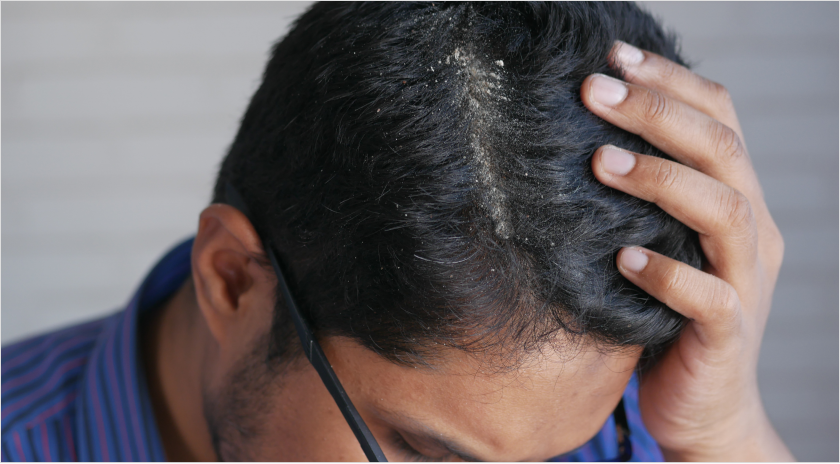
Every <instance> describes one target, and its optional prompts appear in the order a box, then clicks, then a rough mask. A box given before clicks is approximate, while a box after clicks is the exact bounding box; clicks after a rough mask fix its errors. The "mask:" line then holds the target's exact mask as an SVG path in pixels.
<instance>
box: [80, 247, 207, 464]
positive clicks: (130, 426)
mask: <svg viewBox="0 0 840 464" xmlns="http://www.w3.org/2000/svg"><path fill="white" fill-rule="evenodd" d="M192 245H193V238H190V239H187V240H185V241H183V242H182V243H180V244H179V245H177V246H175V247H174V248H172V249H171V250H170V251H169V252H168V253H167V254H166V255H165V256H164V257H163V258H162V259H161V260H160V261H158V263H157V264H156V265H155V266H154V268H153V269H152V270H151V272H149V274H148V275H147V276H146V278H145V280H144V281H143V283H142V284H141V285H140V287H139V289H138V290H137V292H136V293H135V294H134V296H133V297H132V298H131V300H130V301H129V303H128V305H127V306H126V307H125V310H124V311H121V312H119V313H117V314H115V315H113V316H111V317H108V318H107V319H106V321H105V323H104V326H103V330H102V333H101V334H100V335H99V337H98V339H97V342H96V345H95V347H94V348H93V350H92V352H91V356H90V358H89V361H88V365H87V367H86V370H85V373H84V375H83V378H82V380H81V385H80V388H79V392H80V394H79V396H78V397H77V399H76V411H77V415H76V420H77V421H78V423H77V424H76V426H77V427H76V429H77V430H78V433H79V436H78V437H77V441H78V450H77V452H78V457H79V459H80V460H82V461H165V460H166V455H165V453H164V449H163V444H162V442H161V439H160V435H159V433H158V429H157V425H156V422H155V416H154V412H153V409H152V404H151V400H150V397H149V391H148V386H147V384H146V376H145V372H144V369H143V362H142V359H141V357H140V352H139V349H140V347H139V345H138V330H139V319H140V315H141V314H143V313H145V312H148V311H150V310H152V309H153V308H155V307H156V306H157V305H158V304H159V303H161V302H162V301H164V300H165V299H166V298H167V297H169V296H170V295H172V294H173V293H174V292H175V290H177V289H178V288H179V287H180V286H181V285H182V284H183V282H184V280H185V279H186V278H187V276H188V275H189V274H190V255H191V252H192Z"/></svg>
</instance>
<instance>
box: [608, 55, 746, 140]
mask: <svg viewBox="0 0 840 464" xmlns="http://www.w3.org/2000/svg"><path fill="white" fill-rule="evenodd" d="M609 61H610V64H611V65H612V66H613V67H617V68H619V69H621V71H622V74H623V76H624V80H625V81H627V82H630V83H632V84H636V85H640V86H642V87H647V88H649V89H653V90H656V91H657V92H659V93H661V94H663V95H667V96H669V97H671V98H673V99H675V100H679V101H681V102H683V103H685V104H687V105H689V106H692V107H694V108H697V109H698V110H700V111H702V112H703V113H705V114H706V115H708V116H709V117H711V118H712V119H716V120H718V121H720V122H722V123H723V124H725V125H727V126H728V127H730V128H732V129H733V130H734V131H735V132H736V133H737V134H738V136H739V137H741V138H742V139H743V137H744V136H743V132H742V131H741V125H740V123H739V122H738V117H737V115H736V114H735V106H734V105H733V104H732V96H731V95H730V94H729V91H728V90H726V87H724V86H722V85H720V84H718V83H717V82H714V81H711V80H709V79H706V78H705V77H703V76H700V75H698V74H695V73H693V72H691V71H690V70H689V69H688V68H686V67H685V66H680V65H678V64H677V63H674V62H673V61H671V60H669V59H667V58H664V57H662V56H660V55H657V54H655V53H651V52H648V51H644V50H640V49H638V48H636V47H634V46H632V45H630V44H628V43H625V42H621V41H616V43H615V44H614V45H613V49H612V50H611V51H610V57H609Z"/></svg>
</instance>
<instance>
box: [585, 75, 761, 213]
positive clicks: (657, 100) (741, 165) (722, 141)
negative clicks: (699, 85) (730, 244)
mask: <svg viewBox="0 0 840 464" xmlns="http://www.w3.org/2000/svg"><path fill="white" fill-rule="evenodd" d="M581 99H582V100H583V103H584V104H585V105H586V107H587V108H589V110H590V111H592V112H593V113H595V114H596V115H598V116H599V117H601V118H602V119H604V120H606V121H607V122H609V123H612V124H613V125H616V126H618V127H621V128H622V129H625V130H627V131H629V132H632V133H634V134H638V135H639V136H641V137H642V138H644V139H645V140H647V141H648V142H650V143H651V144H652V145H654V146H655V147H657V148H659V149H660V150H662V151H663V152H665V153H667V154H669V155H670V156H672V157H673V158H674V159H676V160H678V161H680V162H681V163H683V164H685V165H688V166H691V167H693V168H695V169H697V170H699V171H701V172H704V173H706V174H708V175H710V176H712V177H714V178H715V179H718V180H720V181H722V182H724V183H726V184H728V185H731V186H733V187H735V188H736V189H738V190H740V191H742V192H745V193H747V194H748V195H749V196H750V199H751V200H756V201H758V200H760V199H761V189H760V188H759V186H758V179H757V178H756V176H755V172H754V171H753V169H752V164H751V163H750V160H749V156H748V154H747V150H746V148H745V147H744V145H743V143H742V142H741V138H740V137H739V136H738V134H736V133H735V131H733V130H732V129H730V128H729V127H727V126H725V125H723V124H721V123H720V122H719V121H716V120H714V119H712V118H710V117H709V116H707V115H705V114H703V113H701V112H700V111H698V110H696V109H694V108H692V107H690V106H688V105H686V104H685V103H681V102H679V101H677V100H674V99H672V98H669V97H667V96H665V95H662V94H661V93H659V92H656V91H654V90H650V89H647V88H645V87H640V86H637V85H633V84H627V83H625V82H622V81H619V80H617V79H613V78H611V77H607V76H604V75H602V74H594V75H592V76H589V77H587V78H586V80H585V81H584V83H583V86H582V87H581Z"/></svg>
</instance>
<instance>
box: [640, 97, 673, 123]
mask: <svg viewBox="0 0 840 464" xmlns="http://www.w3.org/2000/svg"><path fill="white" fill-rule="evenodd" d="M643 112H644V113H643V114H644V117H645V119H647V120H648V121H649V122H650V123H652V124H654V125H662V124H666V123H668V122H669V121H670V120H671V118H672V117H673V113H674V109H673V106H672V105H671V103H670V102H669V101H668V99H667V98H666V97H665V96H663V95H662V94H660V93H659V92H654V91H649V92H648V93H647V97H645V102H644V108H643Z"/></svg>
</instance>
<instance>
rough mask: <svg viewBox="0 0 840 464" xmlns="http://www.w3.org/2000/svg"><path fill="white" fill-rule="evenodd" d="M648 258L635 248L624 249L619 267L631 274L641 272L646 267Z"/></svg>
mask: <svg viewBox="0 0 840 464" xmlns="http://www.w3.org/2000/svg"><path fill="white" fill-rule="evenodd" d="M647 263H648V257H647V255H646V254H644V253H642V252H641V251H639V250H638V249H637V248H625V249H624V253H621V267H623V268H624V269H627V270H628V271H632V272H642V269H644V268H645V266H647Z"/></svg>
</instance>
